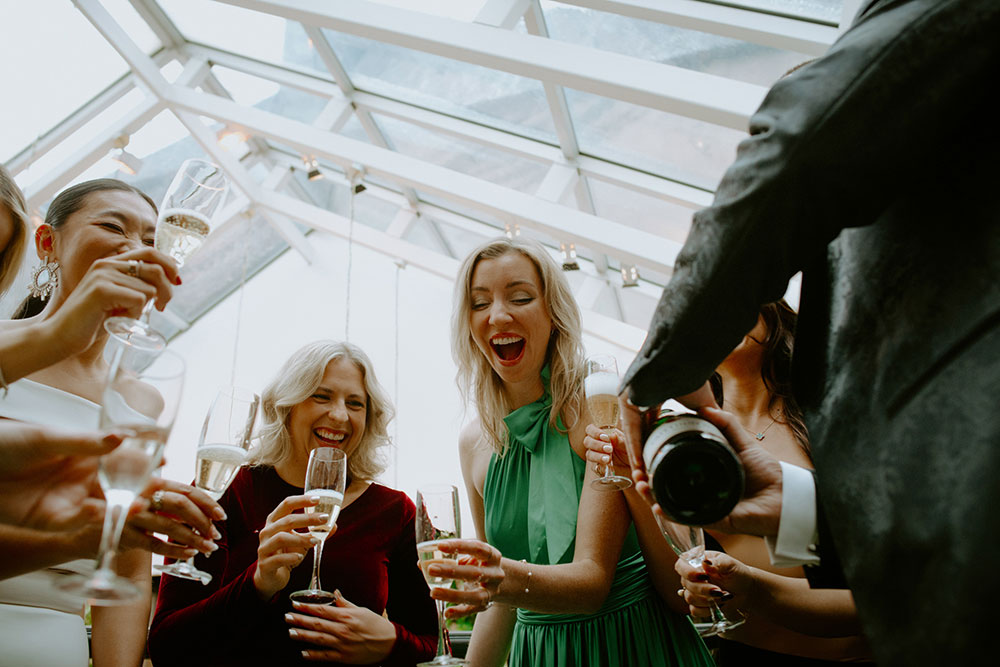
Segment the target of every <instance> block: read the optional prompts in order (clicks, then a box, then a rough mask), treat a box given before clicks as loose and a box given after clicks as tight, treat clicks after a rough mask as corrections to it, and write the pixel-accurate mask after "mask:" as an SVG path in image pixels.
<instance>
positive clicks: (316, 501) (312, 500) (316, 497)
mask: <svg viewBox="0 0 1000 667" xmlns="http://www.w3.org/2000/svg"><path fill="white" fill-rule="evenodd" d="M309 502H311V503H318V502H319V496H309Z"/></svg>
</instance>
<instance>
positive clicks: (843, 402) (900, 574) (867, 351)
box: [622, 0, 1000, 665]
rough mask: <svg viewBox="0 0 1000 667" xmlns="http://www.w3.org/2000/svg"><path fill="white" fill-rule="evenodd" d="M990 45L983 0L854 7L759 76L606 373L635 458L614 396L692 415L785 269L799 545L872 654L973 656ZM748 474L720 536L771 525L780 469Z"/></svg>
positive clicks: (978, 584) (996, 218)
mask: <svg viewBox="0 0 1000 667" xmlns="http://www.w3.org/2000/svg"><path fill="white" fill-rule="evenodd" d="M998 35H1000V3H997V2H995V1H993V0H870V1H868V2H865V3H863V5H862V7H861V10H860V12H859V15H858V17H857V18H856V19H855V22H854V24H853V25H852V27H851V29H850V30H848V31H847V32H846V33H845V34H844V35H843V36H842V37H841V38H840V39H839V40H838V41H837V42H836V43H835V44H834V45H833V47H832V48H831V49H830V51H829V53H828V54H827V55H825V56H824V57H822V58H820V59H818V60H816V61H815V62H813V63H811V64H809V65H807V66H805V67H803V68H802V69H800V70H798V71H796V72H794V73H792V74H791V75H789V76H788V77H786V78H784V79H782V80H781V81H779V82H778V83H777V84H775V86H774V87H773V88H772V89H771V91H770V92H769V93H768V95H767V97H766V99H765V101H764V103H763V105H762V106H761V108H760V109H759V110H758V111H757V112H756V113H755V114H754V116H753V118H752V119H751V128H750V132H751V135H752V136H751V137H750V138H748V139H747V140H745V141H743V142H742V143H741V145H740V148H739V151H738V155H737V159H736V161H735V163H734V164H733V165H732V166H731V167H730V169H729V170H728V172H727V173H726V175H725V177H724V178H723V180H722V182H721V184H720V186H719V188H718V191H717V193H716V197H715V201H714V202H713V205H712V206H710V207H709V208H707V209H705V210H703V211H700V212H699V213H698V214H696V215H695V217H694V223H693V226H692V229H691V233H690V236H689V238H688V240H687V243H686V244H685V246H684V249H683V251H682V252H681V254H680V255H679V257H678V259H677V263H676V266H675V270H674V274H673V276H672V278H671V281H670V284H669V285H668V286H667V288H666V289H665V290H664V293H663V296H662V298H661V300H660V303H659V305H658V307H657V311H656V315H655V317H654V322H653V325H652V327H651V329H650V333H649V336H648V338H647V340H646V342H645V344H644V346H643V348H642V350H641V351H640V353H639V355H638V357H637V358H636V360H635V361H634V362H633V364H632V366H631V368H630V369H629V370H628V372H627V373H626V375H625V377H624V379H623V384H622V386H623V390H624V394H623V395H624V396H625V397H626V398H628V399H630V400H629V401H628V403H627V406H626V408H627V409H626V411H625V418H626V426H627V427H628V428H627V435H628V436H629V439H630V449H631V455H632V459H633V463H635V464H636V465H638V460H637V459H636V454H637V447H638V446H639V445H640V444H641V443H640V442H639V441H638V440H639V434H638V430H637V428H636V424H637V422H638V420H639V417H640V415H639V411H638V408H636V407H635V406H653V405H656V404H659V403H660V402H662V401H663V400H665V399H667V398H671V397H674V398H678V397H680V398H683V399H684V402H686V403H687V404H688V405H691V406H699V405H711V404H712V399H711V395H710V392H709V390H708V387H707V385H706V384H705V381H706V378H708V377H709V376H710V375H711V373H712V371H713V369H714V368H715V367H716V365H717V364H718V363H719V361H720V360H721V359H722V358H723V357H725V356H726V354H727V353H728V352H729V350H731V349H732V348H733V347H734V346H735V345H736V343H737V342H739V339H740V337H741V336H742V335H743V334H744V333H745V332H746V331H747V330H749V329H750V327H751V326H752V325H753V322H754V318H755V317H756V313H757V309H758V307H759V305H760V304H762V303H765V302H768V301H773V300H775V299H777V298H778V297H780V296H781V295H782V293H783V292H784V291H785V286H786V283H787V281H788V279H789V278H790V277H791V276H792V275H793V274H794V273H795V272H796V271H799V270H802V271H803V288H802V297H801V302H800V305H801V308H800V318H799V324H798V329H797V331H796V342H795V361H794V374H795V390H796V396H797V398H798V400H799V402H800V404H801V405H802V407H803V410H804V413H805V415H806V423H807V425H808V427H809V432H810V438H811V442H812V446H813V458H814V462H815V465H816V471H817V475H816V485H817V489H818V498H820V499H821V500H822V504H823V508H824V509H823V511H822V512H821V516H820V518H821V519H824V520H825V521H824V522H821V523H820V528H823V529H824V530H821V531H820V532H821V537H820V539H819V545H820V548H821V549H826V550H830V549H831V548H832V549H835V551H836V553H837V554H838V555H839V557H840V561H841V564H842V570H843V574H844V575H845V576H846V581H847V584H848V585H849V586H850V588H851V589H852V591H853V593H854V595H855V599H856V601H857V604H858V611H859V615H860V618H861V621H862V625H863V627H864V629H865V632H866V634H867V635H868V636H869V637H870V639H871V641H872V644H873V649H874V651H875V654H876V658H877V661H878V663H879V664H881V665H894V664H899V665H914V664H957V663H966V664H973V663H975V662H976V661H977V660H981V658H980V657H979V656H980V654H981V650H980V649H981V647H982V645H983V643H984V642H985V641H988V637H989V635H988V634H986V633H987V632H988V631H989V630H990V629H992V626H993V625H994V623H993V614H991V613H990V612H989V611H988V609H987V605H988V604H989V602H990V601H991V600H993V599H995V598H996V597H997V593H1000V577H996V576H995V575H994V574H993V573H992V572H991V569H992V568H990V562H991V561H992V560H993V559H994V558H995V557H996V556H995V555H996V554H997V553H998V547H1000V531H998V530H997V527H998V526H997V519H996V518H995V514H994V511H995V508H996V507H998V506H1000V484H998V483H997V479H998V477H1000V411H998V410H997V408H996V405H997V396H998V394H1000V279H998V276H1000V202H998V200H997V199H996V195H995V194H994V191H995V190H996V188H997V184H998V183H1000V167H998V161H997V155H998V153H1000V151H998V149H1000V126H998V124H997V123H996V120H995V117H994V116H995V109H994V107H993V105H992V99H993V98H992V95H993V91H992V88H993V86H994V84H995V82H996V81H997V80H998V79H1000V39H998V38H997V36H998ZM633 404H634V405H633ZM709 413H710V414H711V415H712V418H713V419H715V420H719V421H723V422H724V421H725V419H726V417H725V416H723V415H720V414H719V413H716V412H712V411H709ZM744 455H745V456H752V457H758V458H759V452H754V451H751V450H748V451H747V452H744ZM762 469H763V470H766V471H767V474H768V475H769V480H768V482H767V484H763V483H761V484H760V488H761V489H766V490H767V492H768V495H767V496H766V497H765V499H764V501H763V504H762V503H761V502H758V503H757V504H756V505H746V504H745V505H744V506H743V507H742V508H738V509H739V512H737V513H736V514H734V515H733V516H732V517H731V518H730V520H729V521H728V522H727V524H728V525H727V527H728V528H729V529H731V530H736V529H738V530H744V531H747V532H754V533H756V534H762V535H767V534H772V533H771V532H770V531H772V530H774V529H776V527H777V520H776V518H775V517H774V516H769V514H770V513H771V511H772V510H773V509H774V508H775V507H776V505H777V504H780V495H781V489H782V486H783V485H785V486H787V482H788V480H787V478H786V477H785V476H784V473H783V472H782V471H780V470H779V469H778V468H777V467H776V465H775V464H773V462H769V463H767V465H765V466H764V467H763V468H762ZM636 476H637V479H639V480H641V479H642V473H641V470H640V471H637V475H636ZM753 481H754V484H758V482H759V480H753ZM637 486H644V485H639V484H637ZM758 500H760V499H758ZM783 523H784V520H783ZM826 527H828V529H829V530H828V531H825V528H826ZM779 541H780V538H779Z"/></svg>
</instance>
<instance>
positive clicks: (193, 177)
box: [105, 159, 229, 349]
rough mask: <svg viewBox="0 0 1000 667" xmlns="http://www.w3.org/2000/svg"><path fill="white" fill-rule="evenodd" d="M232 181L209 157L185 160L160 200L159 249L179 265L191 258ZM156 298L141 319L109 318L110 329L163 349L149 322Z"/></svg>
mask: <svg viewBox="0 0 1000 667" xmlns="http://www.w3.org/2000/svg"><path fill="white" fill-rule="evenodd" d="M228 190H229V182H228V180H227V179H226V175H225V174H224V173H223V171H222V168H221V167H220V166H219V165H217V164H213V163H211V162H207V161H205V160H197V159H192V160H185V161H184V162H183V163H182V164H181V166H180V169H179V170H178V171H177V174H176V175H175V176H174V180H173V181H171V182H170V187H168V188H167V193H166V195H164V197H163V202H162V203H161V204H160V215H159V216H158V217H157V220H156V249H157V250H159V251H160V252H162V253H164V254H165V255H169V256H170V257H172V258H173V259H174V261H176V262H177V266H178V268H179V267H181V266H184V262H185V261H187V259H188V257H190V256H191V255H192V254H194V252H195V251H196V250H198V248H200V247H201V245H202V243H204V242H205V238H206V237H207V236H208V233H209V231H211V229H212V216H213V215H215V214H216V213H217V212H218V211H219V209H220V208H221V206H222V202H223V200H224V199H225V198H226V193H227V192H228ZM153 301H154V300H153V299H150V300H149V301H147V302H146V305H145V306H144V307H143V309H142V315H141V316H140V318H139V319H138V320H133V319H132V318H129V317H111V318H109V319H108V324H106V325H105V326H107V327H108V331H110V332H111V333H112V335H114V336H116V337H118V338H121V339H124V340H125V341H126V342H128V343H130V344H133V345H140V346H142V347H151V348H154V349H161V348H163V347H165V346H166V341H165V340H164V339H163V337H162V336H161V335H160V334H159V333H157V332H156V331H155V330H154V329H153V328H152V327H151V326H150V324H149V316H150V313H151V312H152V310H153Z"/></svg>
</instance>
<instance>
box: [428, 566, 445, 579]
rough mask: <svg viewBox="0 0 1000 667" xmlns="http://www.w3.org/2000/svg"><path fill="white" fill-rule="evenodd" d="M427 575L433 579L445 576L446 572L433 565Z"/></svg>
mask: <svg viewBox="0 0 1000 667" xmlns="http://www.w3.org/2000/svg"><path fill="white" fill-rule="evenodd" d="M427 574H429V575H431V576H432V577H439V576H441V575H442V574H444V570H443V569H442V568H441V566H440V565H431V566H429V567H428V568H427Z"/></svg>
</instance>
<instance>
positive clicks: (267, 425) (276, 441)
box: [249, 340, 395, 481]
mask: <svg viewBox="0 0 1000 667" xmlns="http://www.w3.org/2000/svg"><path fill="white" fill-rule="evenodd" d="M335 359H347V360H348V361H350V362H351V363H353V364H354V365H355V366H357V368H358V370H360V371H361V377H362V379H363V381H364V384H365V393H366V394H367V399H368V400H367V406H366V409H367V412H366V414H365V432H364V435H363V436H362V438H361V442H360V443H359V444H358V448H357V450H356V451H355V452H354V453H353V454H351V455H350V456H349V457H348V459H347V477H348V479H350V480H352V481H353V480H373V479H375V478H376V477H377V476H378V475H379V474H380V473H381V472H382V471H383V470H385V462H384V461H383V459H382V457H381V456H379V449H380V448H381V447H382V446H383V445H387V444H389V443H390V440H389V431H388V427H389V422H390V421H392V418H393V416H394V414H395V411H394V410H393V407H392V402H391V401H390V400H389V394H388V393H387V392H386V391H385V389H384V388H383V387H382V385H380V384H379V382H378V380H377V379H376V378H375V370H374V369H373V368H372V362H371V359H369V358H368V355H367V354H365V353H364V352H363V351H362V350H361V348H359V347H357V346H355V345H351V344H350V343H341V342H336V341H332V340H318V341H316V342H314V343H309V344H308V345H306V346H304V347H302V348H300V349H299V350H297V351H296V352H295V353H294V354H292V356H291V357H290V358H289V359H288V361H286V362H285V364H284V365H283V366H282V367H281V370H279V371H278V374H277V376H276V377H275V378H274V379H273V380H271V382H270V383H269V384H268V385H267V386H266V387H265V388H264V392H263V393H262V394H261V397H260V407H261V427H260V431H259V433H258V438H257V440H258V443H257V445H256V446H255V447H254V449H253V450H251V452H250V461H249V462H250V464H251V465H261V466H265V465H266V466H275V465H278V464H280V463H282V462H283V461H286V460H288V459H289V458H290V457H291V452H292V438H291V436H290V435H289V433H288V427H287V422H288V415H289V414H290V413H291V411H292V408H293V407H295V406H296V405H298V404H299V403H301V402H302V401H304V400H306V399H307V398H309V397H310V396H312V394H313V392H315V391H316V389H317V388H318V387H319V385H320V382H322V381H323V375H324V374H325V373H326V367H327V364H329V363H330V362H331V361H334V360H335Z"/></svg>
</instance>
